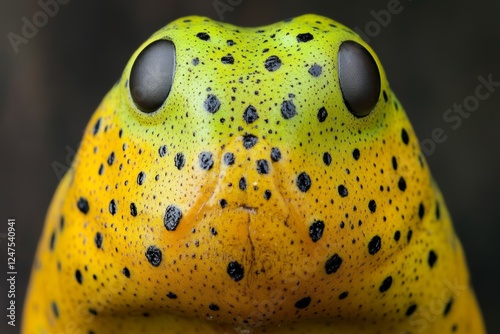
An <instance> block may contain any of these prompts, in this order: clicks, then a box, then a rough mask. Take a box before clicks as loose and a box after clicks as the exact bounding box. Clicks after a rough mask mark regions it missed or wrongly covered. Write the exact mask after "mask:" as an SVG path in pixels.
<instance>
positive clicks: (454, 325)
mask: <svg viewBox="0 0 500 334" xmlns="http://www.w3.org/2000/svg"><path fill="white" fill-rule="evenodd" d="M457 330H458V325H457V324H453V325H452V326H451V331H452V332H456V331H457Z"/></svg>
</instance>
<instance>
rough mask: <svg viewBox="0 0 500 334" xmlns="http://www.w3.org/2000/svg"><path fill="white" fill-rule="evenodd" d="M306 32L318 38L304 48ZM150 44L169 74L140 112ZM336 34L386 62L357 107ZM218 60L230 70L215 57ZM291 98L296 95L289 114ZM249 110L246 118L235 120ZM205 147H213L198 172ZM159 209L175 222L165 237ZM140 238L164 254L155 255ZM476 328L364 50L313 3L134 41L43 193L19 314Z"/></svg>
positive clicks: (193, 21) (452, 240)
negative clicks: (343, 76) (71, 156)
mask: <svg viewBox="0 0 500 334" xmlns="http://www.w3.org/2000/svg"><path fill="white" fill-rule="evenodd" d="M259 30H260V32H259ZM200 32H205V33H207V34H208V35H209V37H210V38H209V39H207V38H206V36H205V38H204V39H202V38H200V37H199V36H197V35H198V33H200ZM306 33H310V34H311V35H312V36H313V38H312V39H310V40H308V41H301V42H299V41H298V39H297V35H299V34H306ZM162 39H166V40H170V41H172V42H173V43H174V45H175V50H176V51H175V57H176V65H175V74H174V79H173V84H172V87H171V91H170V93H169V95H168V97H167V98H166V100H165V102H164V103H163V104H162V106H161V107H160V108H159V109H158V110H157V111H155V112H152V113H144V112H142V111H141V110H139V109H138V107H137V106H136V104H135V103H134V101H133V99H132V97H131V93H130V89H129V76H130V72H131V69H132V66H133V64H134V61H135V60H136V58H137V56H138V55H139V53H140V52H141V51H142V50H143V49H144V48H145V47H146V46H148V45H149V44H151V42H153V41H156V40H162ZM228 40H232V41H233V42H228ZM346 40H352V41H356V42H357V43H359V44H360V45H362V46H364V47H365V48H366V49H367V50H369V52H370V53H371V55H372V57H373V58H374V59H375V62H376V64H377V66H378V69H379V71H380V94H379V97H378V101H377V103H376V105H375V107H374V109H373V110H372V111H371V113H370V114H369V115H368V116H366V117H362V118H360V117H355V116H354V115H353V114H352V113H351V112H350V111H349V110H348V108H347V107H346V104H345V103H344V99H343V95H342V92H341V89H340V86H339V73H338V64H337V62H338V52H339V47H340V45H341V44H342V42H344V41H346ZM264 49H269V50H268V51H265V50H264ZM228 54H230V55H232V56H233V58H234V63H233V64H230V63H223V62H221V59H222V58H223V57H224V56H227V55H228ZM271 55H275V56H278V57H279V58H280V59H281V61H282V64H281V67H279V68H278V69H277V70H274V71H269V70H267V69H266V68H265V66H264V63H265V60H266V59H267V58H268V57H269V56H271ZM194 59H198V61H194ZM314 64H316V65H320V66H321V68H322V71H321V73H320V74H319V75H317V76H314V75H312V74H311V73H310V72H309V69H310V68H311V66H313V65H314ZM209 94H213V95H215V96H217V98H218V100H219V101H220V108H219V110H218V111H216V112H215V113H210V112H207V110H206V108H205V100H206V99H207V96H208V95H209ZM290 94H293V95H290ZM286 100H290V101H292V102H293V104H294V105H295V106H296V115H295V116H294V117H291V118H289V119H285V118H284V117H283V115H282V114H281V112H280V107H281V105H282V102H283V101H286ZM250 105H252V106H254V107H255V108H256V110H257V113H258V119H256V120H254V121H253V122H250V123H249V122H247V121H246V120H245V119H244V117H243V116H242V115H243V112H244V111H245V110H246V108H247V107H248V106H250ZM321 107H324V108H325V109H326V110H327V111H328V115H327V117H326V119H324V121H322V122H320V121H319V118H318V110H319V109H320V108H321ZM245 135H253V136H255V137H256V139H257V141H256V143H255V145H254V146H253V147H251V148H245V147H244V145H243V141H244V140H245V138H246V139H248V138H250V137H248V136H247V137H245ZM252 138H253V137H252ZM163 145H164V147H163ZM165 148H166V150H165ZM272 148H277V149H279V151H280V153H281V159H276V158H277V156H276V155H274V158H275V159H274V160H278V161H274V160H273V159H272V158H271V152H272V150H271V149H272ZM201 152H210V153H211V154H212V156H211V157H212V164H211V168H210V169H203V168H202V167H201V165H200V161H199V159H200V158H199V155H200V153H201ZM325 152H328V153H329V154H330V156H331V162H330V164H327V163H325V161H324V160H325V159H324V153H325ZM178 153H182V154H183V155H184V165H183V166H182V168H180V169H179V168H178V167H179V166H180V165H181V164H180V163H179V162H178V161H179V159H178V158H177V160H176V158H175V157H176V156H177V157H179V155H178ZM226 153H233V155H234V160H235V162H234V164H230V165H228V164H227V163H226V162H225V159H224V156H225V155H226ZM274 153H276V151H274ZM111 155H114V157H111V158H110V156H111ZM208 160H210V159H208ZM259 160H266V162H267V166H268V173H267V174H266V173H262V170H261V171H260V172H259V171H257V165H258V161H259ZM327 160H328V159H327ZM174 161H177V163H175V162H174ZM176 165H177V166H176ZM261 167H262V165H261ZM99 170H101V173H99ZM141 172H142V173H144V174H140V173H141ZM302 173H306V174H307V175H308V176H309V179H310V181H311V182H310V187H309V189H307V190H306V189H302V190H301V189H299V183H303V181H304V178H302V179H300V177H299V175H301V174H302ZM302 175H304V174H302ZM141 177H143V179H142V182H141V180H139V179H141ZM241 178H245V180H246V189H245V190H242V189H241V188H240V179H241ZM401 178H403V179H404V181H401ZM401 182H404V183H405V185H406V186H405V187H401ZM139 183H141V184H139ZM306 183H307V182H306ZM341 186H343V187H344V188H345V189H346V190H345V189H344V188H342V189H340V188H341ZM243 188H244V187H243ZM266 190H268V191H270V194H271V196H270V197H269V196H266V195H265V194H268V195H269V192H267V193H266ZM346 192H347V195H346ZM266 197H268V198H266ZM221 200H224V201H222V202H221ZM85 201H86V203H87V204H88V207H87V206H86V205H85ZM373 201H374V202H373ZM370 203H371V204H370ZM373 203H375V205H373ZM167 208H170V209H168V210H170V211H168V210H167ZM172 208H176V209H172ZM134 209H135V212H134ZM172 210H174V211H175V210H180V212H181V213H182V217H181V218H180V220H177V223H178V225H177V226H176V228H175V229H170V230H169V229H167V228H166V225H164V223H165V221H164V218H165V215H166V212H170V214H172V212H174V211H172ZM175 212H177V211H175ZM175 212H174V213H175ZM133 213H136V214H135V215H133ZM174 216H175V215H174ZM169 217H170V218H171V217H172V216H171V215H170V216H169ZM318 221H322V222H323V223H324V224H323V227H324V228H323V229H322V231H323V233H322V235H321V237H320V238H319V239H318V238H316V240H313V237H312V236H311V234H310V231H311V229H313V230H314V228H313V226H312V224H316V225H314V226H315V227H316V228H317V227H318ZM315 231H317V229H316V230H315ZM150 246H155V247H157V249H158V250H160V251H161V253H162V259H161V261H159V262H158V261H157V262H156V263H154V264H155V265H153V262H154V260H153V261H150V260H149V259H148V257H147V256H146V254H147V252H148V248H149V247H150ZM150 255H151V253H150ZM484 332H485V329H484V327H483V322H482V318H481V314H480V310H479V307H478V305H477V302H476V299H475V296H474V292H473V289H472V287H471V284H470V279H469V275H468V271H467V266H466V262H465V258H464V254H463V251H462V248H461V245H460V242H459V240H458V239H457V237H456V235H455V233H454V231H453V228H452V224H451V219H450V216H449V214H448V211H447V209H446V205H445V202H444V200H443V198H442V196H441V194H440V192H439V190H438V188H437V186H436V184H435V183H434V181H433V180H432V177H431V175H430V173H429V168H428V165H427V164H426V162H425V159H424V157H423V155H422V153H421V151H420V149H419V145H418V140H417V137H416V136H415V133H414V131H413V129H412V127H411V125H410V123H409V121H408V118H407V117H406V114H405V112H404V111H403V109H402V107H401V105H400V104H399V102H398V100H397V99H396V97H395V96H394V94H393V93H392V91H391V90H390V88H389V85H388V82H387V79H386V76H385V73H384V71H383V69H382V66H381V65H380V62H379V60H378V58H377V57H376V55H375V54H374V53H373V51H372V50H371V48H370V47H369V46H368V45H367V44H366V43H364V42H363V41H362V40H361V38H360V37H358V36H357V35H356V34H354V33H353V32H352V31H351V30H349V29H348V28H346V27H344V26H342V25H341V24H339V23H337V22H334V21H332V20H330V19H327V18H325V17H321V16H316V15H304V16H301V17H297V18H295V19H293V20H290V21H283V22H278V23H276V24H273V25H270V26H265V27H259V28H240V27H235V26H232V25H229V24H225V23H219V22H215V21H212V20H209V19H207V18H203V17H188V18H182V19H179V20H176V21H174V22H172V23H170V24H169V25H168V26H166V27H165V28H163V29H161V30H160V31H158V32H157V33H155V34H154V35H153V36H152V37H151V38H150V39H149V40H147V41H146V42H145V43H144V44H143V45H142V46H141V47H140V48H139V49H138V50H137V51H136V52H135V53H134V55H133V56H132V58H131V60H130V62H129V63H128V65H127V67H126V68H125V71H124V72H123V75H122V77H121V79H120V80H119V81H118V83H117V84H116V85H115V86H114V87H113V89H112V90H111V91H110V92H109V93H108V95H107V96H106V97H105V99H104V100H103V102H102V103H101V105H100V106H99V108H98V109H97V111H96V112H95V114H94V115H93V116H92V119H91V120H90V123H89V125H88V126H87V128H86V130H85V134H84V137H83V140H82V143H81V146H80V148H79V150H78V154H77V157H76V159H75V161H74V163H73V166H72V168H71V169H70V170H69V172H68V173H67V174H66V175H65V177H64V179H63V180H62V182H61V184H60V185H59V187H58V189H57V191H56V194H55V196H54V199H53V201H52V204H51V206H50V209H49V212H48V215H47V219H46V222H45V229H44V232H43V235H42V238H41V241H40V244H39V247H38V251H37V254H36V259H35V263H34V267H33V273H32V277H31V282H30V286H29V292H28V297H27V300H26V305H25V310H24V319H23V333H85V334H87V333H95V334H99V333H183V334H186V333H398V334H399V333H484Z"/></svg>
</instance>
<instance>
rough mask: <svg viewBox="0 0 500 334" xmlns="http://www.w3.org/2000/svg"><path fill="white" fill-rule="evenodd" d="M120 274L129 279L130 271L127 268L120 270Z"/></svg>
mask: <svg viewBox="0 0 500 334" xmlns="http://www.w3.org/2000/svg"><path fill="white" fill-rule="evenodd" d="M122 274H123V275H125V277H126V278H130V270H128V268H127V267H124V268H123V269H122Z"/></svg>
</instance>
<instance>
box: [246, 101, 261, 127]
mask: <svg viewBox="0 0 500 334" xmlns="http://www.w3.org/2000/svg"><path fill="white" fill-rule="evenodd" d="M258 118H259V115H258V114H257V109H255V107H254V106H252V105H249V106H248V107H247V108H246V109H245V111H244V112H243V119H244V120H245V122H246V123H247V124H252V123H253V122H255V121H256V120H257V119H258Z"/></svg>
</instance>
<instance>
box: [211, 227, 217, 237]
mask: <svg viewBox="0 0 500 334" xmlns="http://www.w3.org/2000/svg"><path fill="white" fill-rule="evenodd" d="M210 234H212V235H214V236H215V235H217V230H216V229H215V228H213V227H211V228H210Z"/></svg>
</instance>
